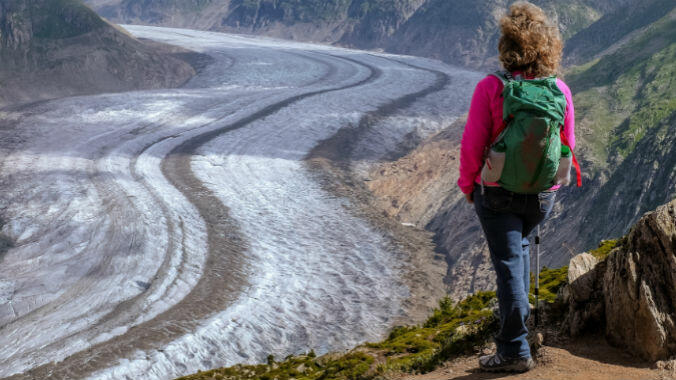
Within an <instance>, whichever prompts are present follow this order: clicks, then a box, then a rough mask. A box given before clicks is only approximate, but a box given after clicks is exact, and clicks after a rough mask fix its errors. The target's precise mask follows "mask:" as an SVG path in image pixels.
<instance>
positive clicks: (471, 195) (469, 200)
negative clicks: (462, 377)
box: [465, 193, 474, 204]
mask: <svg viewBox="0 0 676 380" xmlns="http://www.w3.org/2000/svg"><path fill="white" fill-rule="evenodd" d="M465 199H467V203H470V204H471V203H474V193H469V194H465Z"/></svg>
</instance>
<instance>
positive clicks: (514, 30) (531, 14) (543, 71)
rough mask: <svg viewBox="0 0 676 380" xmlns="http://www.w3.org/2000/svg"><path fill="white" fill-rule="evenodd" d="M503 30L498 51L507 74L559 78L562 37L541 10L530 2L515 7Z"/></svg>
mask: <svg viewBox="0 0 676 380" xmlns="http://www.w3.org/2000/svg"><path fill="white" fill-rule="evenodd" d="M500 29H501V30H502V36H501V37H500V42H499V44H498V51H499V52H500V62H501V63H502V66H503V67H504V68H505V69H506V70H508V71H522V72H523V73H524V74H525V75H532V76H534V77H546V76H550V75H556V74H557V72H558V69H559V63H560V62H561V53H562V50H563V42H562V41H561V34H560V33H559V28H558V27H557V26H556V25H554V24H552V23H551V22H550V21H549V19H548V18H547V15H545V12H544V11H543V10H542V9H541V8H540V7H537V6H535V5H533V4H531V3H529V2H527V1H519V2H516V3H514V4H512V6H511V7H510V8H509V13H507V15H505V16H504V17H503V18H502V20H500Z"/></svg>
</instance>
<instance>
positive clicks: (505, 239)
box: [458, 2, 575, 372]
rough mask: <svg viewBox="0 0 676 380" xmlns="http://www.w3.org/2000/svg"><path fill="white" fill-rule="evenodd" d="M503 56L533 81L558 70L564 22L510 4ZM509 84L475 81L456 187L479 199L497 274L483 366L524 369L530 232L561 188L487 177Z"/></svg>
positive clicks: (570, 138) (570, 131) (568, 121)
mask: <svg viewBox="0 0 676 380" xmlns="http://www.w3.org/2000/svg"><path fill="white" fill-rule="evenodd" d="M500 24H501V31H502V36H501V38H500V42H499V53H500V62H501V63H502V65H503V67H504V69H505V70H506V71H507V72H509V73H511V74H512V76H513V77H516V78H519V76H521V77H522V78H523V79H525V80H528V79H535V78H542V77H548V76H553V75H556V73H557V71H558V66H559V62H560V60H561V51H562V42H561V37H560V35H559V32H558V28H556V27H555V26H553V25H552V24H551V23H550V21H549V20H548V19H547V17H546V15H545V14H544V12H543V11H542V9H540V8H538V7H536V6H535V5H533V4H530V3H528V2H518V3H515V4H514V5H512V6H511V7H510V10H509V13H508V14H507V15H506V16H505V17H503V18H502V20H501V23H500ZM556 85H557V87H558V88H559V89H560V90H561V92H563V94H564V95H565V98H566V110H565V118H564V129H563V132H562V139H565V138H567V145H568V146H570V148H571V149H573V148H574V146H575V136H574V128H575V127H574V110H573V102H572V96H571V93H570V90H569V89H568V86H566V85H565V84H564V83H563V81H561V80H560V79H559V80H557V82H556ZM503 88H504V85H503V82H502V81H501V80H500V79H499V78H497V77H495V76H492V75H491V76H487V77H486V78H484V79H483V80H482V81H481V82H479V84H477V86H476V89H475V91H474V95H473V97H472V103H471V106H470V111H469V116H468V120H467V124H466V126H465V131H464V133H463V137H462V145H461V157H460V179H459V180H458V185H459V186H460V189H461V190H462V191H463V193H464V194H465V197H466V199H467V201H468V202H469V203H474V206H475V209H476V213H477V215H478V217H479V221H480V223H481V225H482V227H483V230H484V233H485V235H486V240H487V241H488V247H489V251H490V256H491V261H492V262H493V266H494V268H495V271H496V275H497V289H498V291H497V295H498V301H499V302H498V303H499V309H500V332H499V333H498V335H497V336H496V337H495V340H496V345H497V353H496V354H494V355H489V356H484V357H481V358H480V359H479V365H480V368H481V369H482V370H485V371H494V372H498V371H515V372H525V371H528V370H530V369H532V368H533V367H534V366H535V364H534V362H533V359H532V357H531V352H530V347H529V345H528V342H527V341H526V337H527V335H528V330H527V328H526V320H527V319H528V317H529V315H530V307H529V303H528V293H529V288H530V256H529V243H528V235H529V234H530V232H531V231H532V230H533V229H534V228H535V227H536V226H537V225H538V224H539V223H540V222H542V221H543V220H544V219H545V218H546V217H547V216H548V215H549V213H550V212H551V210H552V206H553V204H554V198H555V196H556V190H557V189H558V187H557V186H555V187H552V188H550V189H549V190H547V191H544V192H541V193H539V194H519V193H512V192H510V191H507V190H506V189H503V188H501V187H499V185H498V184H497V183H483V184H482V183H481V170H482V167H483V165H484V154H485V151H486V148H487V147H489V146H490V145H491V143H492V141H491V139H492V137H493V136H495V134H496V131H497V130H498V129H499V128H500V126H501V124H502V122H503V117H502V116H503V115H502V106H503V104H502V90H503Z"/></svg>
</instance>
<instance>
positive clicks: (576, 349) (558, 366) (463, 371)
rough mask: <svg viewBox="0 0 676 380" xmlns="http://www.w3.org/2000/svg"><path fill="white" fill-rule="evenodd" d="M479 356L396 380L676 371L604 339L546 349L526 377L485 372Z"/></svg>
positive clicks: (632, 377) (669, 375) (668, 374)
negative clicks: (654, 366) (608, 342)
mask: <svg viewBox="0 0 676 380" xmlns="http://www.w3.org/2000/svg"><path fill="white" fill-rule="evenodd" d="M478 360H479V355H472V356H463V357H460V358H457V359H455V360H452V361H449V362H447V363H446V364H445V365H444V366H443V367H441V368H439V369H437V370H436V371H434V372H430V373H427V374H424V375H414V376H412V375H408V376H402V377H397V378H396V379H397V380H433V379H434V380H442V379H443V380H446V379H448V380H451V379H454V380H485V379H509V380H512V379H514V380H517V379H519V380H592V379H593V380H653V379H655V380H672V379H676V372H675V371H669V370H657V369H653V368H652V365H651V364H650V363H646V362H642V361H640V360H638V359H636V358H633V357H631V356H630V355H629V354H628V353H626V352H624V351H622V350H619V349H617V348H614V347H611V346H609V345H608V344H606V343H605V342H604V340H603V338H600V337H588V338H585V339H581V340H576V341H573V342H567V343H565V344H561V345H559V346H558V347H552V346H544V347H542V348H541V349H540V352H539V354H538V364H537V367H536V368H535V369H533V370H532V371H530V372H527V373H523V374H508V373H485V372H480V371H479V368H478Z"/></svg>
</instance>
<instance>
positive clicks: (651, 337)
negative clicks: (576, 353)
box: [566, 200, 676, 361]
mask: <svg viewBox="0 0 676 380" xmlns="http://www.w3.org/2000/svg"><path fill="white" fill-rule="evenodd" d="M590 257H591V258H593V256H591V255H588V254H582V255H579V256H577V257H575V258H574V259H573V260H571V267H570V268H571V269H570V271H569V282H570V284H569V286H568V292H569V307H570V309H569V314H568V316H567V320H566V327H568V329H569V332H570V333H571V334H573V335H577V334H580V333H581V332H582V331H585V330H586V329H590V328H594V329H598V328H603V329H604V330H605V334H606V337H607V339H608V341H609V342H611V343H613V344H615V345H618V346H621V347H625V348H627V349H629V350H630V351H631V352H632V353H634V354H636V355H638V356H641V357H642V358H644V359H647V360H651V361H656V360H662V359H667V358H669V357H671V356H673V355H674V354H676V200H674V201H672V202H670V203H668V204H666V205H664V206H661V207H659V208H658V209H657V210H656V211H654V212H651V213H648V214H646V215H644V216H643V217H642V218H641V220H640V221H639V222H638V223H637V224H636V225H635V226H634V227H633V228H632V229H631V230H630V232H629V234H628V235H627V236H626V237H625V238H623V240H622V241H621V243H620V245H619V246H618V247H616V248H615V249H613V251H612V252H611V253H610V255H609V256H608V257H607V258H606V259H605V260H604V261H601V262H600V263H599V264H597V265H596V266H593V267H592V266H591V264H592V263H593V261H594V260H592V259H590Z"/></svg>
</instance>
